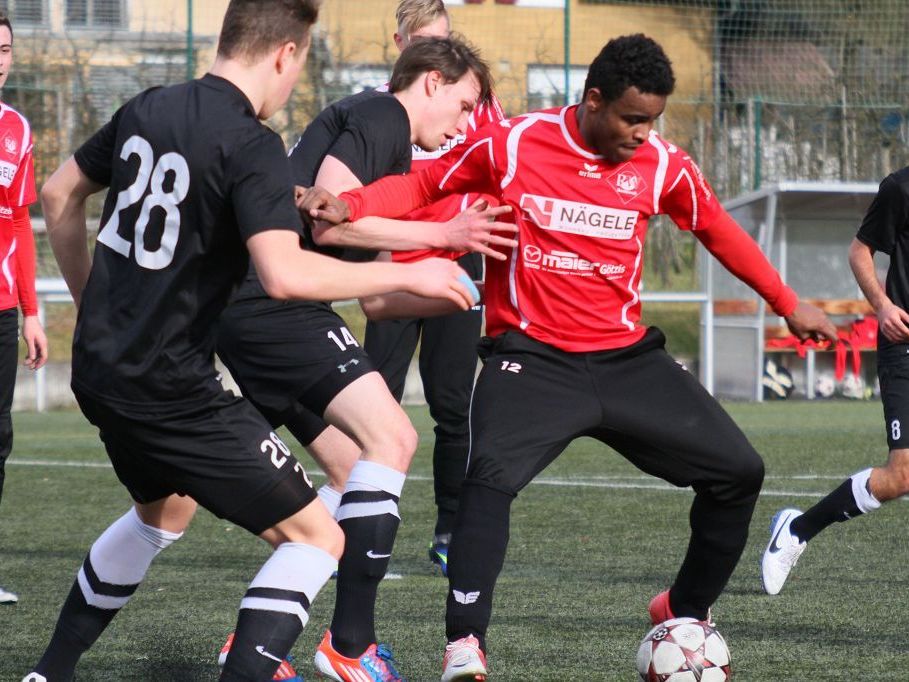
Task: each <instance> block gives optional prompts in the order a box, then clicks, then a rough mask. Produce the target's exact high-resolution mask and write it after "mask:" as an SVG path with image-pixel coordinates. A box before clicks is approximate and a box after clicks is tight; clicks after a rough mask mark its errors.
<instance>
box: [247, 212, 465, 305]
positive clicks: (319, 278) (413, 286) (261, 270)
mask: <svg viewBox="0 0 909 682" xmlns="http://www.w3.org/2000/svg"><path fill="white" fill-rule="evenodd" d="M246 246H247V248H248V249H249V254H250V256H251V257H252V259H253V263H254V264H255V267H256V272H257V273H258V275H259V279H260V280H261V282H262V286H263V287H264V289H265V291H266V293H267V294H268V295H269V296H270V297H272V298H275V299H302V300H311V301H325V300H342V299H345V298H360V297H364V296H374V295H378V294H384V293H388V292H392V291H407V292H410V293H412V294H416V295H417V296H426V297H431V298H443V299H447V300H449V301H451V302H452V303H453V304H454V305H456V306H457V307H458V308H459V309H461V310H467V309H468V308H470V307H471V306H472V305H473V304H474V300H473V296H471V294H470V292H469V291H468V289H467V287H466V286H465V284H464V283H463V281H461V279H460V278H462V277H467V273H465V272H464V271H463V270H462V269H461V268H460V267H459V266H458V265H457V264H456V263H454V262H452V261H448V260H444V259H439V258H430V259H427V260H425V261H421V262H419V263H413V264H403V263H345V262H343V261H339V260H337V259H335V258H329V257H328V256H322V255H320V254H317V253H313V252H311V251H304V250H302V249H300V246H299V237H298V236H297V235H296V233H294V232H291V231H290V230H277V229H276V230H266V231H264V232H259V233H258V234H255V235H253V236H252V237H250V238H249V239H248V240H247V241H246Z"/></svg>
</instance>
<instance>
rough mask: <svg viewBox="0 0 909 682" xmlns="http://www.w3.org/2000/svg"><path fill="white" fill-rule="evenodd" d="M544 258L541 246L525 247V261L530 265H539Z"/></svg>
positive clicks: (530, 245)
mask: <svg viewBox="0 0 909 682" xmlns="http://www.w3.org/2000/svg"><path fill="white" fill-rule="evenodd" d="M542 257H543V252H542V251H541V250H540V247H539V246H534V245H533V244H528V245H527V246H525V247H524V260H525V261H526V262H528V263H539V262H540V259H541V258H542Z"/></svg>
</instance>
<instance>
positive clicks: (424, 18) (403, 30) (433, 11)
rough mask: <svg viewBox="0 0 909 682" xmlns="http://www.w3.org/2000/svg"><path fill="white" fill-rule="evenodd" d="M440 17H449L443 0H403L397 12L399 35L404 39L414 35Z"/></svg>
mask: <svg viewBox="0 0 909 682" xmlns="http://www.w3.org/2000/svg"><path fill="white" fill-rule="evenodd" d="M439 17H448V10H447V9H445V3H444V2H442V0H401V2H399V3H398V9H397V11H396V12H395V19H397V21H398V34H399V35H401V36H403V37H408V36H410V35H413V34H414V33H415V32H417V31H419V30H420V29H421V28H423V27H424V26H426V25H428V24H431V23H432V22H433V21H435V20H436V19H438V18H439Z"/></svg>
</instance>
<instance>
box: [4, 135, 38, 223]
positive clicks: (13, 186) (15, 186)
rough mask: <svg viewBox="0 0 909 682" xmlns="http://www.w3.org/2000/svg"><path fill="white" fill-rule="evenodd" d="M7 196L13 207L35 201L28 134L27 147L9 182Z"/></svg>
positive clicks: (32, 165)
mask: <svg viewBox="0 0 909 682" xmlns="http://www.w3.org/2000/svg"><path fill="white" fill-rule="evenodd" d="M7 196H8V197H9V199H10V202H11V204H12V206H13V207H16V206H29V205H30V204H33V203H35V200H37V198H38V194H37V192H36V191H35V163H34V160H33V159H32V140H31V137H30V136H29V140H28V148H27V149H26V150H25V154H23V155H22V160H21V161H20V162H19V170H18V172H17V173H16V176H15V177H14V178H13V181H12V183H10V186H9V190H8V193H7Z"/></svg>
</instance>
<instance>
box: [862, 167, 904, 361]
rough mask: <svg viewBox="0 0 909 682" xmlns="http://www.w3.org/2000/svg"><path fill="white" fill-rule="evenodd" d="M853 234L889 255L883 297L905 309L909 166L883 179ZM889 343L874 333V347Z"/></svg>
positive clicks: (885, 338)
mask: <svg viewBox="0 0 909 682" xmlns="http://www.w3.org/2000/svg"><path fill="white" fill-rule="evenodd" d="M856 237H858V239H859V241H861V242H863V243H865V244H867V245H868V246H870V247H871V248H872V249H874V250H875V251H883V252H884V253H886V254H888V255H889V256H890V268H889V269H888V270H887V284H886V291H887V296H888V297H889V298H890V300H891V301H893V302H894V303H895V304H896V305H898V306H899V307H900V308H902V309H903V310H909V167H907V168H903V169H902V170H898V171H896V172H895V173H891V174H890V175H888V176H887V177H886V178H884V180H883V181H882V182H881V185H880V188H879V189H878V193H877V196H875V197H874V200H873V201H872V202H871V206H869V207H868V212H867V213H866V214H865V219H864V220H863V221H862V225H861V227H859V231H858V234H857V235H856ZM890 345H893V342H892V341H890V340H888V339H887V337H886V336H884V335H883V334H881V333H878V347H879V348H881V347H884V346H890Z"/></svg>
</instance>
